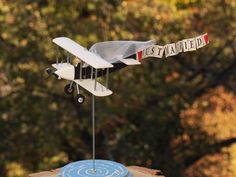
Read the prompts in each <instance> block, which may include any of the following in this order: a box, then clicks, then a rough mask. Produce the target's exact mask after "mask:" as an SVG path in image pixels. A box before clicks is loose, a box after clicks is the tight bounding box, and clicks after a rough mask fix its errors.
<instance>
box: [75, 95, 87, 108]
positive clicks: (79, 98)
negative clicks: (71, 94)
mask: <svg viewBox="0 0 236 177" xmlns="http://www.w3.org/2000/svg"><path fill="white" fill-rule="evenodd" d="M84 101H85V97H84V95H82V94H78V95H76V96H75V103H76V104H79V105H80V104H83V103H84Z"/></svg>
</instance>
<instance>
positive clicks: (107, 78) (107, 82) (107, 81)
mask: <svg viewBox="0 0 236 177" xmlns="http://www.w3.org/2000/svg"><path fill="white" fill-rule="evenodd" d="M108 84H109V68H107V72H106V88H107V90H108Z"/></svg>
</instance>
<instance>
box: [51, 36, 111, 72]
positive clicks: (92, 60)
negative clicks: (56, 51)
mask: <svg viewBox="0 0 236 177" xmlns="http://www.w3.org/2000/svg"><path fill="white" fill-rule="evenodd" d="M53 42H54V43H55V44H57V45H58V46H60V47H62V48H63V49H65V50H67V51H68V52H70V53H71V54H73V55H74V56H76V57H78V58H80V59H81V60H83V61H84V62H85V63H87V64H88V65H90V66H92V67H93V68H96V69H101V68H112V67H113V65H112V64H110V63H108V62H107V61H105V60H104V59H102V58H101V57H99V56H97V55H95V54H94V53H92V52H89V51H88V50H87V49H86V48H84V47H82V46H81V45H79V44H77V43H76V42H75V41H73V40H71V39H69V38H67V37H58V38H55V39H53Z"/></svg>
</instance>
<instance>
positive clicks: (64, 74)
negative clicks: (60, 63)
mask: <svg viewBox="0 0 236 177" xmlns="http://www.w3.org/2000/svg"><path fill="white" fill-rule="evenodd" d="M55 74H56V75H58V76H59V77H61V78H63V79H67V80H74V78H75V68H74V66H66V67H63V68H61V69H58V70H57V71H56V72H55Z"/></svg>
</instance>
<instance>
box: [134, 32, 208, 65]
mask: <svg viewBox="0 0 236 177" xmlns="http://www.w3.org/2000/svg"><path fill="white" fill-rule="evenodd" d="M208 43H209V39H208V34H207V33H205V34H203V35H200V36H197V37H195V38H189V39H184V40H182V41H178V42H176V43H171V44H166V45H165V46H160V45H152V46H149V47H147V48H145V49H143V50H142V51H139V52H137V54H136V59H137V60H139V61H140V60H141V59H143V58H147V57H157V58H162V57H163V55H165V57H169V56H174V55H177V54H179V53H182V52H187V51H194V50H197V49H199V48H201V47H204V46H205V45H207V44H208Z"/></svg>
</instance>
